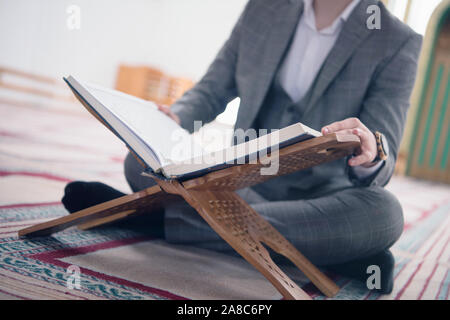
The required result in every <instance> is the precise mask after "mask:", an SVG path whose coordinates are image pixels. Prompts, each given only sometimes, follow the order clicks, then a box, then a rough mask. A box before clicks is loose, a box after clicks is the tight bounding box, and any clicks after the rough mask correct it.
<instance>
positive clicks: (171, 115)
mask: <svg viewBox="0 0 450 320" xmlns="http://www.w3.org/2000/svg"><path fill="white" fill-rule="evenodd" d="M157 106H158V109H159V111H161V112H163V113H165V114H166V115H167V116H168V117H169V118H171V119H172V120H173V121H175V122H176V123H178V124H181V121H180V118H179V117H178V116H177V115H176V114H175V113H173V112H172V110H170V107H169V106H165V105H162V104H157Z"/></svg>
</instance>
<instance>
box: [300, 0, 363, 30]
mask: <svg viewBox="0 0 450 320" xmlns="http://www.w3.org/2000/svg"><path fill="white" fill-rule="evenodd" d="M360 1H361V0H353V1H352V2H350V4H349V5H348V6H347V7H346V8H345V9H344V11H342V13H341V14H340V15H339V17H337V18H336V20H334V21H333V23H332V24H331V25H330V26H329V27H326V28H325V29H322V30H320V31H317V29H316V18H315V15H314V7H313V0H303V2H304V9H303V19H304V22H305V23H306V25H307V26H308V27H309V28H311V29H313V30H314V31H317V32H319V33H321V34H329V35H332V34H334V33H335V32H337V31H338V28H339V27H340V25H341V24H342V23H343V22H345V21H347V19H348V18H349V16H350V15H351V13H352V12H353V10H354V9H355V7H356V6H357V5H358V4H359V2H360Z"/></svg>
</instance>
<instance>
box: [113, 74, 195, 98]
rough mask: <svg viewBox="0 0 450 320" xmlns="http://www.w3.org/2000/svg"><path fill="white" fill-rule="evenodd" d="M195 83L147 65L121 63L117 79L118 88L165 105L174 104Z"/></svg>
mask: <svg viewBox="0 0 450 320" xmlns="http://www.w3.org/2000/svg"><path fill="white" fill-rule="evenodd" d="M193 85H194V82H192V81H191V80H189V79H186V78H181V77H173V76H170V75H167V74H165V73H164V72H162V71H160V70H158V69H155V68H151V67H147V66H128V65H121V66H120V67H119V71H118V74H117V79H116V89H117V90H119V91H122V92H125V93H128V94H131V95H133V96H136V97H139V98H142V99H145V100H152V101H154V102H156V103H159V104H164V105H171V104H173V103H174V102H175V101H176V100H177V99H178V98H180V97H181V96H182V95H183V93H184V92H186V90H188V89H190V88H191V87H192V86H193Z"/></svg>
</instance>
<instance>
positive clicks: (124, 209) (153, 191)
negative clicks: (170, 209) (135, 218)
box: [19, 186, 178, 237]
mask: <svg viewBox="0 0 450 320" xmlns="http://www.w3.org/2000/svg"><path fill="white" fill-rule="evenodd" d="M175 197H176V196H174V195H170V194H167V193H165V192H164V191H162V190H161V188H160V187H159V186H153V187H150V188H147V189H144V190H142V191H139V192H135V193H132V194H129V195H126V196H123V197H120V198H117V199H114V200H111V201H107V202H104V203H101V204H98V205H95V206H92V207H89V208H86V209H83V210H80V211H78V212H74V213H72V214H70V215H67V216H64V217H61V218H57V219H54V220H51V221H48V222H44V223H40V224H37V225H34V226H31V227H28V228H25V229H22V230H20V231H19V236H30V237H31V236H46V235H50V234H52V233H55V232H58V231H61V230H64V229H66V228H69V227H71V226H75V225H80V226H81V228H82V229H88V228H91V227H94V226H99V225H102V224H104V223H109V222H112V221H115V220H118V219H120V218H123V217H125V216H128V215H130V214H134V213H135V212H137V211H139V210H142V209H145V210H146V211H148V212H151V211H152V210H153V209H156V208H157V207H161V206H162V205H163V203H165V202H166V201H170V200H173V199H174V198H175ZM176 198H178V197H176Z"/></svg>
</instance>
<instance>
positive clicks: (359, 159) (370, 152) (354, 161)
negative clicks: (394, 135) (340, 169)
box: [348, 128, 376, 167]
mask: <svg viewBox="0 0 450 320" xmlns="http://www.w3.org/2000/svg"><path fill="white" fill-rule="evenodd" d="M351 132H352V133H353V134H354V135H357V136H358V137H359V139H360V140H361V149H360V152H359V154H358V155H357V156H356V157H353V158H350V159H349V161H348V164H349V165H350V166H352V167H355V166H360V165H369V164H371V163H372V161H373V160H374V159H375V157H376V150H374V148H373V146H376V141H375V137H374V135H373V133H372V132H370V131H367V130H361V129H359V128H356V129H352V130H351ZM372 140H373V141H372Z"/></svg>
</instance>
